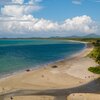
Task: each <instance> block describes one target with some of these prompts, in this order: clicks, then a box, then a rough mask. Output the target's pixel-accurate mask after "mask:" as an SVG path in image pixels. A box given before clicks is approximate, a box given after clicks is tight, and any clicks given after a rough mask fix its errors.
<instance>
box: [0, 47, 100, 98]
mask: <svg viewBox="0 0 100 100" xmlns="http://www.w3.org/2000/svg"><path fill="white" fill-rule="evenodd" d="M92 49H93V47H87V48H86V49H85V50H83V51H82V52H81V53H79V54H77V55H74V56H73V57H72V58H70V59H64V60H63V61H59V62H55V63H53V64H48V65H45V66H43V67H41V68H38V69H35V70H32V69H30V70H28V71H24V72H22V73H18V74H15V75H11V76H8V77H6V78H2V79H0V94H1V95H0V100H66V99H67V96H68V95H70V94H72V93H80V92H81V93H82V92H83V95H85V93H84V91H85V92H86V91H87V92H90V91H91V88H86V86H87V85H88V86H89V84H90V83H92V81H94V80H96V79H97V78H98V77H99V75H96V74H93V73H91V72H89V71H88V68H89V67H90V66H96V65H97V64H96V63H95V61H94V60H92V59H91V58H89V57H87V54H89V52H90V51H91V50H92ZM77 87H78V88H77ZM83 87H84V88H83ZM94 90H95V89H94ZM99 90H100V89H99V88H98V89H97V91H96V90H95V91H93V93H96V92H97V93H100V91H99ZM98 95H99V94H98ZM96 96H97V95H95V94H94V95H93V97H94V98H95V97H96ZM78 97H79V96H78V95H76V96H75V98H76V99H75V100H92V99H91V95H89V97H90V99H77V98H78ZM85 97H88V96H87V94H86V96H85ZM98 97H99V98H100V96H98ZM68 100H74V99H73V97H72V96H68ZM95 100H98V99H95ZM99 100H100V99H99Z"/></svg>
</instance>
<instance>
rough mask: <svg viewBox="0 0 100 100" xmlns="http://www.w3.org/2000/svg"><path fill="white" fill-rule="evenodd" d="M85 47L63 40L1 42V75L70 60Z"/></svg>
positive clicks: (81, 44)
mask: <svg viewBox="0 0 100 100" xmlns="http://www.w3.org/2000/svg"><path fill="white" fill-rule="evenodd" d="M84 47H85V44H83V43H76V42H68V41H62V40H42V39H33V40H32V39H30V40H21V39H20V40H0V75H5V74H9V73H13V72H16V71H20V70H24V69H27V68H34V67H36V66H38V65H41V64H46V63H51V62H54V61H57V60H60V59H63V58H65V57H66V58H68V57H69V56H71V55H73V54H75V53H77V52H79V51H81V50H82V49H83V48H84Z"/></svg>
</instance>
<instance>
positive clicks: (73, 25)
mask: <svg viewBox="0 0 100 100" xmlns="http://www.w3.org/2000/svg"><path fill="white" fill-rule="evenodd" d="M0 1H1V0H0ZM8 1H9V2H10V3H12V5H4V6H3V7H2V8H1V14H2V16H3V17H0V36H8V35H10V36H11V35H12V34H13V35H16V36H19V35H22V34H23V35H27V36H28V34H33V35H34V34H37V35H38V34H42V33H43V34H44V35H49V36H50V35H55V34H56V33H57V34H58V35H63V34H67V33H68V34H75V33H85V34H88V33H97V31H98V25H97V24H96V22H95V21H93V20H92V19H91V17H90V16H87V15H83V16H76V17H74V18H72V19H66V20H65V21H63V22H62V23H58V22H53V21H51V20H46V19H43V18H41V19H38V18H34V17H33V15H32V14H31V13H32V12H33V11H36V10H39V9H41V6H40V5H39V4H38V3H39V2H41V1H42V0H28V2H25V0H8ZM75 1H76V0H75ZM77 1H79V0H77ZM4 2H7V0H4ZM8 16H9V17H8ZM44 35H43V36H44Z"/></svg>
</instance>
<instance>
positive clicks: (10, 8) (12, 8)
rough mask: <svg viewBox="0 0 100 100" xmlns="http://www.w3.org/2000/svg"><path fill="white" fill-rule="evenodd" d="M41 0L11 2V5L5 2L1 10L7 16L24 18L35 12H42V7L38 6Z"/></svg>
mask: <svg viewBox="0 0 100 100" xmlns="http://www.w3.org/2000/svg"><path fill="white" fill-rule="evenodd" d="M40 1H41V0H28V1H27V2H25V0H12V1H10V0H9V3H10V5H8V4H9V3H8V2H7V1H6V0H4V2H5V3H8V4H5V5H4V6H3V7H2V8H1V14H2V15H5V16H23V15H28V14H31V13H32V12H34V11H37V10H40V9H41V8H42V7H41V6H40V5H38V2H40Z"/></svg>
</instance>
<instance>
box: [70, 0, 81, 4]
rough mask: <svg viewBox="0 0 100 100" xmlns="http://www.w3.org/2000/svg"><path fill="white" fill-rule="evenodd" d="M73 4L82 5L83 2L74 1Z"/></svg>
mask: <svg viewBox="0 0 100 100" xmlns="http://www.w3.org/2000/svg"><path fill="white" fill-rule="evenodd" d="M72 3H73V4H76V5H80V4H81V3H82V1H81V0H72Z"/></svg>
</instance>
